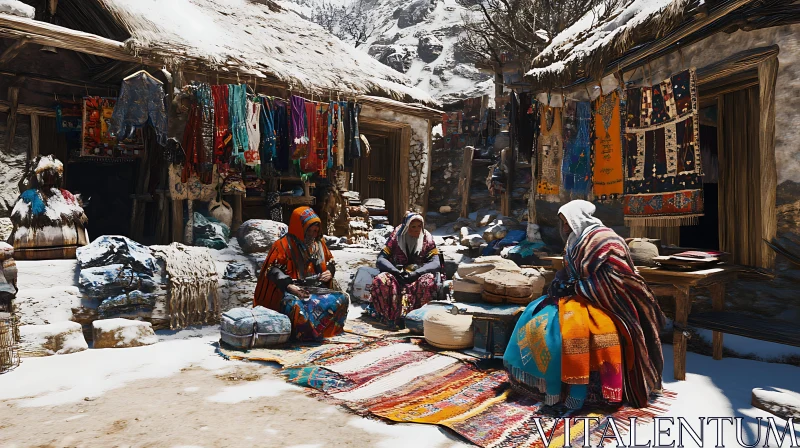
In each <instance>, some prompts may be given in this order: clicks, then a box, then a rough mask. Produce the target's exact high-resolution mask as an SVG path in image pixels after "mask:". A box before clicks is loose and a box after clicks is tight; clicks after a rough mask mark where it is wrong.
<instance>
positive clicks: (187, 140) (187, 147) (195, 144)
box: [181, 102, 203, 183]
mask: <svg viewBox="0 0 800 448" xmlns="http://www.w3.org/2000/svg"><path fill="white" fill-rule="evenodd" d="M202 121H203V118H202V114H201V112H200V107H199V105H198V104H197V102H192V105H191V106H190V108H189V119H188V120H187V121H186V128H185V129H184V130H183V149H184V152H185V154H186V163H185V164H184V165H183V170H182V172H181V182H182V183H186V182H188V181H189V177H190V176H191V175H192V174H193V173H195V171H196V170H195V165H196V163H197V159H198V158H197V151H198V148H199V147H200V145H201V144H202V143H201V142H202V136H201V134H202Z"/></svg>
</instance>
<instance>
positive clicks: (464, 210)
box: [458, 147, 475, 218]
mask: <svg viewBox="0 0 800 448" xmlns="http://www.w3.org/2000/svg"><path fill="white" fill-rule="evenodd" d="M474 154H475V151H474V150H473V149H472V148H471V147H466V148H464V157H463V159H462V162H461V179H460V180H459V182H458V189H459V190H461V215H460V216H461V217H462V218H467V217H469V189H470V184H472V157H473V156H474Z"/></svg>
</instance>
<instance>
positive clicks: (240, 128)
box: [228, 84, 250, 160]
mask: <svg viewBox="0 0 800 448" xmlns="http://www.w3.org/2000/svg"><path fill="white" fill-rule="evenodd" d="M228 113H229V120H230V128H231V135H232V136H233V150H232V153H231V155H232V156H235V157H236V158H238V159H240V160H242V159H243V158H244V152H245V151H247V149H248V148H249V147H250V145H249V141H248V135H247V86H246V85H244V84H239V85H234V84H231V85H229V86H228Z"/></svg>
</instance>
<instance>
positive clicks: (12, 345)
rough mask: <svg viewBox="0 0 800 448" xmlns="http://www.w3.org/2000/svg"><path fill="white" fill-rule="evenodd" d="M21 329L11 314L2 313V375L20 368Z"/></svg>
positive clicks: (0, 360) (0, 356)
mask: <svg viewBox="0 0 800 448" xmlns="http://www.w3.org/2000/svg"><path fill="white" fill-rule="evenodd" d="M18 343H19V327H18V326H17V319H16V317H15V316H14V315H13V314H11V313H0V374H3V373H6V372H9V371H11V370H13V369H15V368H16V367H17V366H19V363H20V358H19V347H18Z"/></svg>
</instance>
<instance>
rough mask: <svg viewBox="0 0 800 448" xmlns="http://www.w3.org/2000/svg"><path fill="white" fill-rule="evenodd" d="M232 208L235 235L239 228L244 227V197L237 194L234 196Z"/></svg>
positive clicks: (232, 231) (232, 223)
mask: <svg viewBox="0 0 800 448" xmlns="http://www.w3.org/2000/svg"><path fill="white" fill-rule="evenodd" d="M231 208H232V209H233V219H232V221H231V233H235V232H236V231H237V230H239V226H241V225H242V195H240V194H237V195H234V196H233V202H232V203H231Z"/></svg>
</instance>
